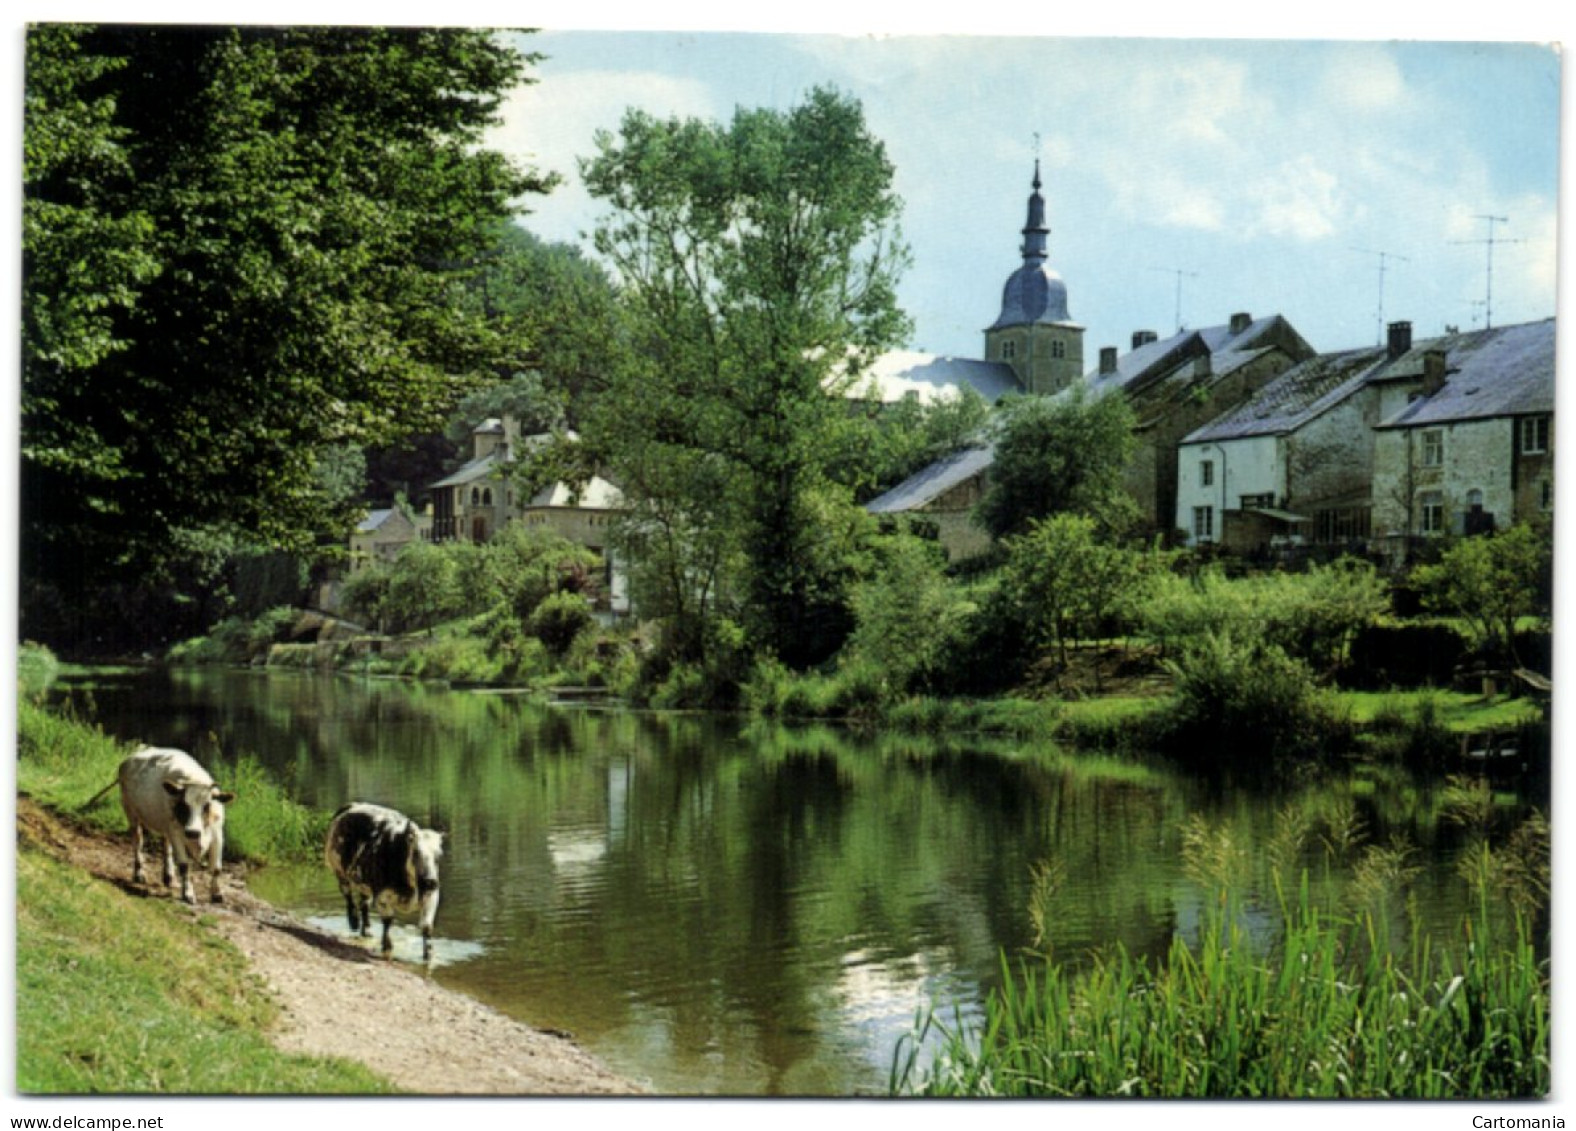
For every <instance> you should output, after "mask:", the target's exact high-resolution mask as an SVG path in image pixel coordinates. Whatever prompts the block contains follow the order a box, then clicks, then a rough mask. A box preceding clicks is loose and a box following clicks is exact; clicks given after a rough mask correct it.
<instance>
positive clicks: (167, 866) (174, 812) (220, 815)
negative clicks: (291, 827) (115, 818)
mask: <svg viewBox="0 0 1576 1131" xmlns="http://www.w3.org/2000/svg"><path fill="white" fill-rule="evenodd" d="M118 780H119V784H120V806H121V808H122V809H124V810H125V811H126V820H128V821H129V822H131V845H132V868H131V878H132V881H133V882H134V883H139V884H140V883H143V882H144V880H143V870H142V838H143V834H144V832H148V833H152V834H154V835H155V836H160V837H163V838H164V886H165V887H171V888H173V887H174V886H175V868H176V866H177V865H178V866H179V867H180V872H181V898H182V899H184V900H185V901H186V902H187V903H192V904H195V903H196V902H197V896H196V893H195V892H193V891H192V880H191V865H192V862H193V861H197V862H199V863H202V864H204V865H206V866H207V868H208V871H209V874H210V875H211V876H212V886H211V888H210V889H209V895H210V896H211V897H212V899H213V901H214V902H215V903H222V902H224V896H223V894H222V893H221V892H220V891H219V870H220V868H221V867H222V866H223V864H224V807H225V805H226V804H228V803H229V802H231V801H234V800H235V794H233V793H230V792H228V791H227V790H222V789H220V788H219V787H218V786H217V785H215V784H214V780H213V778H212V777H211V776H210V775H209V773H208V771H207V770H205V769H203V768H202V766H201V765H199V764H198V762H197V759H195V758H193V757H192V756H191V755H190V754H187V753H185V752H184V751H181V750H165V749H159V748H156V747H148V748H146V749H144V750H139V751H138V752H137V753H135V754H133V755H131V757H129V758H127V759H126V760H125V761H123V762H122V763H121V764H120V774H119V778H118Z"/></svg>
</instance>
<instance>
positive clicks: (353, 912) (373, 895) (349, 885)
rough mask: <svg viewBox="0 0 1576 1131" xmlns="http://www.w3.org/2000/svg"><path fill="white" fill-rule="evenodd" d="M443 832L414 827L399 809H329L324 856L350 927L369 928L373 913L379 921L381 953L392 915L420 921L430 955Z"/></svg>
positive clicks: (388, 946)
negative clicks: (339, 894)
mask: <svg viewBox="0 0 1576 1131" xmlns="http://www.w3.org/2000/svg"><path fill="white" fill-rule="evenodd" d="M442 854H443V834H442V833H440V832H434V831H433V830H432V829H422V828H417V827H416V822H415V821H412V820H411V819H410V818H409V817H407V816H405V815H404V814H403V813H399V812H396V811H395V810H393V809H385V808H384V807H383V806H381V805H369V804H367V803H365V802H361V801H357V802H354V803H352V804H350V805H346V806H344V807H343V808H341V809H340V810H339V812H337V813H335V814H334V819H333V821H332V823H330V824H329V826H328V842H327V844H326V845H324V848H323V858H324V860H325V861H326V862H327V863H328V866H329V868H330V869H331V870H332V871H333V873H334V878H335V879H337V880H338V881H339V890H340V892H341V894H343V895H344V897H345V914H346V916H347V917H348V918H349V920H350V929H351V930H352V931H357V932H359V933H360V934H361V935H363V936H367V935H370V934H371V933H372V913H373V912H374V911H376V913H377V914H378V916H379V917H380V918H381V919H382V920H383V953H384V955H388V954H389V953H390V952H391V951H392V950H393V949H394V944H393V943H391V942H390V941H389V925H390V923H392V922H393V920H394V917H395V916H396V915H398V916H401V917H405V918H418V919H419V921H420V923H421V957H422V959H423V960H426V959H430V958H431V957H432V921H433V919H435V918H436V917H437V914H438V857H439V856H441V855H442Z"/></svg>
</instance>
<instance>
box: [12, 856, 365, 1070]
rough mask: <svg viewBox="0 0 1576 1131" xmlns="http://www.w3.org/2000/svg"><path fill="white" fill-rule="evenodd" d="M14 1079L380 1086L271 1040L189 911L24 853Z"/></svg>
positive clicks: (246, 984)
mask: <svg viewBox="0 0 1576 1131" xmlns="http://www.w3.org/2000/svg"><path fill="white" fill-rule="evenodd" d="M16 887H17V907H16V915H17V917H16V942H17V951H16V1086H17V1089H18V1090H19V1091H21V1092H24V1093H89V1092H91V1093H101V1092H155V1093H164V1094H167V1093H179V1092H185V1093H192V1092H195V1093H223V1094H236V1093H254V1094H255V1093H292V1094H296V1093H351V1092H355V1093H365V1092H387V1091H391V1090H392V1089H391V1087H390V1085H389V1084H388V1083H387V1082H386V1081H384V1080H382V1079H381V1078H379V1077H377V1076H375V1075H374V1074H372V1073H371V1072H369V1071H368V1070H366V1069H365V1068H363V1067H362V1066H360V1065H358V1064H353V1063H351V1062H348V1061H343V1060H339V1059H330V1058H320V1057H307V1056H289V1055H285V1054H284V1053H281V1052H279V1051H278V1050H277V1049H275V1048H274V1047H273V1045H271V1044H270V1043H269V1042H268V1039H267V1037H266V1035H265V1034H266V1032H267V1030H268V1028H269V1027H270V1026H271V1025H272V1024H273V1022H274V1020H275V1016H276V1013H277V1008H276V1006H275V1005H274V1003H273V1002H272V1000H271V999H270V998H269V996H268V994H267V992H266V990H265V988H264V987H263V985H262V983H261V982H260V981H259V980H258V979H257V978H256V977H255V976H254V975H252V974H251V973H250V972H249V971H248V968H247V965H246V962H245V959H244V958H243V957H242V956H241V955H240V953H239V952H237V951H236V950H235V949H234V948H233V947H231V946H230V945H229V944H228V943H226V942H225V941H223V940H222V939H220V938H219V937H218V936H217V935H216V934H215V933H214V932H213V931H212V930H211V929H209V928H207V927H205V926H203V925H202V923H201V921H200V920H199V919H198V918H197V917H196V916H195V915H194V913H192V912H191V911H189V910H187V909H186V908H185V907H184V905H180V904H175V903H172V902H170V901H168V900H149V899H136V898H133V897H132V896H129V895H127V894H126V893H124V892H122V891H119V890H118V889H116V888H114V887H112V886H110V885H109V884H106V883H103V882H102V881H99V880H91V879H86V880H85V879H84V877H83V875H82V873H81V872H80V871H78V870H76V869H74V868H70V867H68V866H66V865H64V864H61V863H59V862H58V861H55V860H53V859H51V858H50V857H48V856H45V855H43V854H42V853H40V852H37V851H32V850H23V851H21V852H19V853H18V856H17V861H16Z"/></svg>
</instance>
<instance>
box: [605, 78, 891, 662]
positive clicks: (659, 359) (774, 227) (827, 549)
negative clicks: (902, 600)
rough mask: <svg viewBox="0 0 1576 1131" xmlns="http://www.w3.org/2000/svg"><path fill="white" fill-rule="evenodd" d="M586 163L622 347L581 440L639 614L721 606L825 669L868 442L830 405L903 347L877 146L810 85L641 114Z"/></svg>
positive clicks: (841, 605)
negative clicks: (735, 101) (616, 533)
mask: <svg viewBox="0 0 1576 1131" xmlns="http://www.w3.org/2000/svg"><path fill="white" fill-rule="evenodd" d="M597 150H598V151H597V154H596V155H595V156H594V157H592V158H591V159H590V160H588V161H586V162H584V163H583V165H582V173H583V176H584V178H585V181H586V184H587V187H588V188H589V189H590V191H591V193H592V195H593V196H594V197H596V198H597V199H599V200H601V201H603V202H605V203H606V204H607V205H608V206H609V208H610V212H609V214H608V216H607V217H606V218H605V219H604V220H603V221H602V223H601V224H600V226H599V227H598V229H597V231H596V235H595V239H596V246H597V249H598V250H599V251H600V252H601V253H602V254H603V255H604V256H605V257H606V258H607V260H608V261H609V262H610V263H611V264H613V265H614V267H615V269H616V271H617V273H618V276H619V279H620V283H621V286H622V290H623V297H624V301H625V303H626V309H627V313H628V315H629V317H630V319H631V328H632V343H633V346H634V349H633V353H632V357H633V360H632V363H631V364H630V366H629V367H628V368H627V369H625V370H624V371H622V372H621V373H619V374H617V375H616V378H615V379H614V382H613V384H612V385H611V386H610V388H609V390H608V395H607V396H605V397H602V398H601V399H600V400H599V406H600V407H599V411H598V413H597V416H596V427H595V428H592V427H590V426H588V427H587V429H586V431H587V432H588V433H594V434H595V436H596V440H597V442H598V443H599V444H601V445H603V446H604V447H605V449H606V452H607V455H608V457H609V459H610V461H611V465H612V467H613V469H614V472H615V477H616V478H617V480H618V482H619V483H620V486H622V487H623V488H624V489H625V491H626V494H627V496H628V498H629V500H630V502H631V504H632V506H633V509H634V516H633V521H632V524H631V525H632V528H633V529H634V530H635V532H636V534H637V536H638V538H639V539H640V540H641V542H642V545H643V548H644V550H645V551H646V553H645V555H644V557H645V560H646V561H647V563H649V566H650V568H649V569H648V570H647V571H646V577H645V578H644V580H642V579H641V578H637V579H636V582H637V585H640V584H645V585H646V586H647V590H648V591H647V594H646V596H647V601H648V604H647V606H646V607H647V608H650V609H665V610H668V611H669V612H670V613H671V615H672V616H673V617H675V618H678V619H679V620H680V621H683V620H686V619H688V620H689V621H691V622H693V621H694V619H695V618H699V617H703V616H705V615H707V611H708V610H709V611H710V612H712V613H716V612H721V611H722V610H723V609H724V608H725V607H727V606H728V605H729V603H730V601H731V602H733V603H734V605H735V607H738V608H740V609H742V615H743V616H744V617H745V618H746V621H747V624H748V626H749V629H750V631H751V634H752V638H753V639H754V640H755V642H756V643H757V644H759V645H762V646H764V647H767V648H770V649H772V650H773V651H775V652H777V653H778V654H779V655H780V656H781V657H782V658H783V659H785V660H787V661H788V662H790V663H801V662H807V661H809V660H811V659H814V658H819V657H824V656H825V655H828V654H830V652H831V651H833V650H835V647H836V645H837V643H838V642H839V639H838V634H839V629H840V628H841V630H843V631H846V627H847V625H848V623H849V620H848V614H847V588H846V586H847V581H848V573H847V570H846V562H845V561H843V560H842V557H841V549H840V547H842V546H844V545H845V544H846V543H845V541H844V539H843V537H842V535H843V533H844V532H845V531H846V530H847V529H848V526H849V523H848V522H846V521H845V520H844V516H843V515H842V514H841V513H834V512H841V511H852V510H855V509H856V508H854V506H853V502H852V495H851V492H850V491H849V490H848V488H849V486H850V483H849V482H848V479H847V477H846V474H845V469H844V468H843V467H842V466H841V465H840V463H839V457H840V456H841V455H842V454H844V453H846V452H847V450H848V447H849V445H848V442H847V437H848V434H849V431H850V430H851V429H857V428H859V427H862V426H864V425H863V424H862V419H863V418H861V417H860V416H858V414H855V413H851V412H850V411H849V409H848V407H847V406H846V404H845V403H843V399H842V398H841V397H839V396H837V395H835V393H836V392H837V387H838V383H839V382H840V381H842V380H853V379H857V377H858V375H859V374H860V373H861V372H862V371H863V369H864V368H865V367H866V366H867V365H868V364H869V362H870V361H871V360H872V359H873V358H874V357H876V356H877V355H878V354H879V353H880V352H882V351H883V350H886V349H889V348H891V347H892V346H894V345H896V344H897V343H898V342H899V341H901V340H902V339H903V337H904V336H905V335H906V334H907V330H908V323H907V320H906V319H905V318H904V316H903V315H902V313H901V312H900V311H899V310H898V307H897V304H896V299H895V294H896V282H897V278H898V276H899V273H900V271H901V270H902V268H903V267H904V266H905V264H906V262H907V251H906V248H905V247H904V245H903V243H902V241H901V237H900V234H899V231H898V227H897V220H898V213H899V209H900V202H899V200H898V198H897V196H896V195H895V194H894V193H893V191H892V166H891V163H890V162H889V161H888V160H887V157H886V153H885V150H884V147H883V146H882V145H881V143H880V142H879V141H878V140H877V139H875V138H874V137H873V136H872V135H871V134H870V133H869V131H868V129H867V128H866V126H865V122H864V115H863V111H862V109H861V108H860V106H859V104H858V102H857V101H855V100H853V99H851V98H848V97H846V96H844V95H842V94H839V93H838V92H836V91H833V90H828V89H817V90H814V91H812V92H811V93H810V94H809V95H808V97H807V98H806V100H805V101H804V102H803V103H802V104H800V105H798V106H796V107H794V108H793V109H791V110H789V111H786V112H780V111H776V110H760V109H757V110H750V109H740V110H739V111H738V112H737V113H736V114H735V115H734V118H733V120H732V122H731V123H729V124H728V125H721V124H717V123H711V122H703V121H699V120H695V119H690V120H679V119H670V120H666V121H661V120H658V119H656V118H653V117H651V116H650V115H647V114H644V113H641V112H639V111H631V112H630V113H629V114H627V115H626V116H625V118H624V121H623V124H622V126H621V128H620V131H619V133H618V135H617V136H613V135H610V134H603V135H600V136H599V137H598V139H597ZM662 546H666V547H670V548H671V553H667V554H663V553H657V552H656V548H658V547H662ZM653 589H655V590H660V592H651V591H650V590H653ZM695 627H696V626H695V624H694V623H690V624H689V625H688V627H685V626H684V625H683V624H680V625H678V628H679V633H678V635H679V638H680V639H681V640H682V641H684V642H687V643H683V644H681V650H682V649H684V648H689V649H691V650H693V649H694V648H697V647H699V646H700V645H699V644H698V642H699V641H701V640H703V639H704V638H705V634H704V633H703V632H700V631H694V629H695Z"/></svg>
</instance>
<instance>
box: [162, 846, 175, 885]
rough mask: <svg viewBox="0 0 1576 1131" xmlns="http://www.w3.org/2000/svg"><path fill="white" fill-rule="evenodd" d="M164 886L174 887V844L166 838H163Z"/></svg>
mask: <svg viewBox="0 0 1576 1131" xmlns="http://www.w3.org/2000/svg"><path fill="white" fill-rule="evenodd" d="M164 886H165V887H167V888H172V887H174V886H175V842H174V841H173V840H171V839H170V838H169V837H168V836H166V837H165V838H164Z"/></svg>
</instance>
